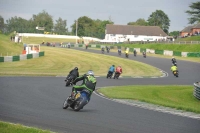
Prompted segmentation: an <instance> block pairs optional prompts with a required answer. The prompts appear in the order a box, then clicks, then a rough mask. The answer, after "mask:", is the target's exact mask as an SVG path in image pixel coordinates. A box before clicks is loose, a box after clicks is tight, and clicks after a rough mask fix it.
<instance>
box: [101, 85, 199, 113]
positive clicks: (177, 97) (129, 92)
mask: <svg viewBox="0 0 200 133" xmlns="http://www.w3.org/2000/svg"><path fill="white" fill-rule="evenodd" d="M98 92H100V93H102V94H104V95H105V96H106V97H109V98H113V99H131V100H139V101H142V102H147V103H152V104H156V105H161V106H165V107H171V108H175V109H178V110H185V111H190V112H195V113H200V101H199V100H198V99H196V98H195V97H194V96H193V86H181V85H173V86H169V85H166V86H153V85H149V86H140V85H137V86H120V87H117V86H116V87H108V88H101V89H99V90H98Z"/></svg>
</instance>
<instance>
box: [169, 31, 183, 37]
mask: <svg viewBox="0 0 200 133" xmlns="http://www.w3.org/2000/svg"><path fill="white" fill-rule="evenodd" d="M179 34H180V31H172V32H170V33H169V35H170V36H179Z"/></svg>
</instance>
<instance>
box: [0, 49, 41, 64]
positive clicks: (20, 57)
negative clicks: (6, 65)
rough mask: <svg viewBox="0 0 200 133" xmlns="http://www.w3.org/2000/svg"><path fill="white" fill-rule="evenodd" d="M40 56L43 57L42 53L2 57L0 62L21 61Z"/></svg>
mask: <svg viewBox="0 0 200 133" xmlns="http://www.w3.org/2000/svg"><path fill="white" fill-rule="evenodd" d="M41 56H44V51H43V52H38V53H32V54H21V55H18V56H3V57H0V62H14V61H21V60H27V59H32V58H38V57H41Z"/></svg>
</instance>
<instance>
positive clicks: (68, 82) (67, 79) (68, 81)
mask: <svg viewBox="0 0 200 133" xmlns="http://www.w3.org/2000/svg"><path fill="white" fill-rule="evenodd" d="M73 80H74V79H73V78H72V77H71V76H68V77H67V78H66V80H65V82H66V85H65V86H70V85H72V82H73Z"/></svg>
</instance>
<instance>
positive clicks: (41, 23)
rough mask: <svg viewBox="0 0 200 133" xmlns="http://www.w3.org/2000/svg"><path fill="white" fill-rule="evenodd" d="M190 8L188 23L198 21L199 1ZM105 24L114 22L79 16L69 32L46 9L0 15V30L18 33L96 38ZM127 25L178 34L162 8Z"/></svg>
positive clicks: (65, 23) (102, 34) (65, 25)
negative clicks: (27, 14) (24, 14)
mask: <svg viewBox="0 0 200 133" xmlns="http://www.w3.org/2000/svg"><path fill="white" fill-rule="evenodd" d="M189 7H190V8H191V10H187V11H186V13H187V14H189V15H190V16H191V17H190V18H188V20H189V23H190V24H194V23H196V22H200V2H194V3H191V5H189ZM106 24H114V22H113V21H112V20H111V19H109V20H100V19H97V20H94V19H91V18H89V17H87V16H82V17H79V18H78V19H77V20H75V21H74V23H73V24H72V25H71V28H72V31H71V32H69V31H68V28H67V20H63V19H62V18H61V17H59V18H58V20H56V21H55V22H54V21H53V17H52V16H51V15H50V14H48V13H47V12H46V11H44V10H43V11H42V12H40V13H38V14H37V15H35V14H34V15H33V16H32V18H31V19H29V20H26V19H24V18H21V17H17V16H15V17H11V18H9V19H8V20H6V21H5V22H4V18H3V17H2V16H1V15H0V32H3V33H11V32H13V31H16V32H18V33H44V32H45V33H48V34H59V35H76V27H77V35H78V36H80V37H82V36H90V37H97V38H102V39H103V38H104V37H105V28H106ZM127 25H138V26H159V27H160V28H161V29H162V30H163V31H164V32H165V33H167V34H169V35H171V36H177V35H179V31H172V32H170V33H169V31H168V30H169V26H170V19H169V18H168V15H167V14H165V13H164V12H163V11H162V10H156V11H155V12H152V13H151V14H150V16H149V17H148V19H147V20H145V19H143V18H139V19H138V20H136V21H133V22H128V23H127ZM36 27H44V28H45V29H44V31H43V30H38V29H36Z"/></svg>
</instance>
